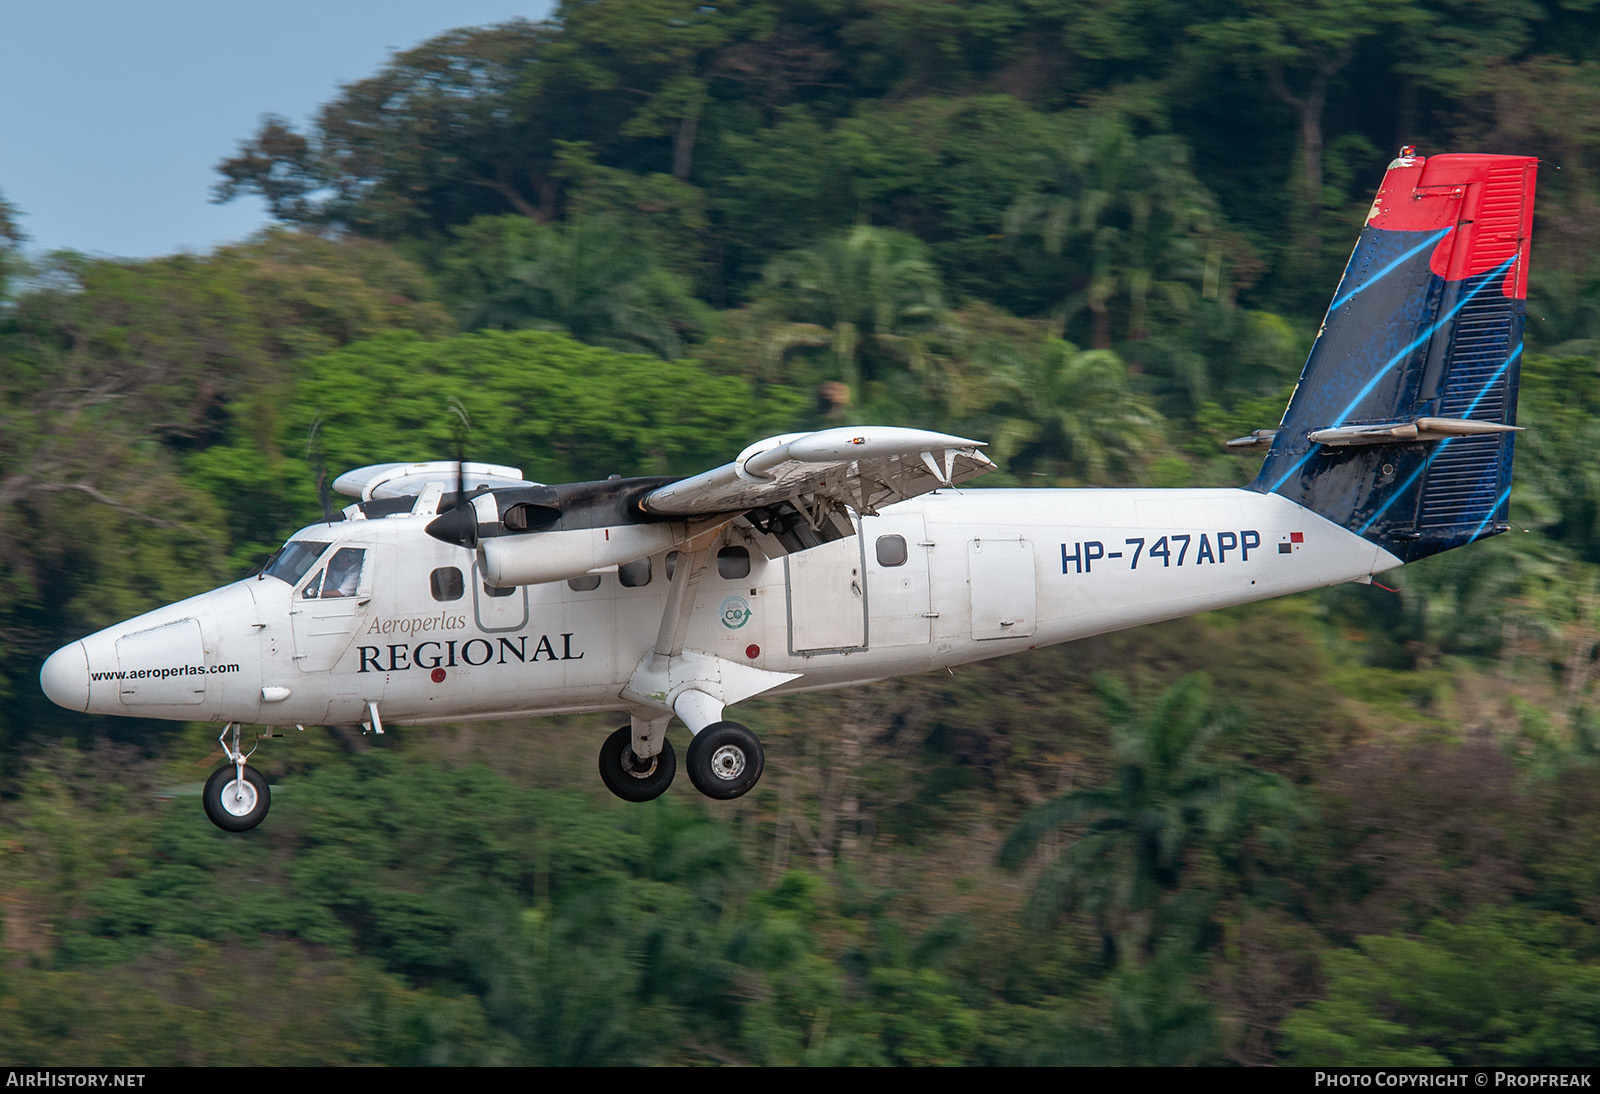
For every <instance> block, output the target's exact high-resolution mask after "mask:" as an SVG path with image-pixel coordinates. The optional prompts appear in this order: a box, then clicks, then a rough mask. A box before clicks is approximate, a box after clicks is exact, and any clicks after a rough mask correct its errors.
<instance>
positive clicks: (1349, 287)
mask: <svg viewBox="0 0 1600 1094" xmlns="http://www.w3.org/2000/svg"><path fill="white" fill-rule="evenodd" d="M1537 162H1538V161H1537V160H1536V159H1535V158H1533V157H1531V156H1488V155H1440V156H1430V157H1426V158H1424V157H1422V156H1417V155H1414V154H1413V153H1412V150H1411V149H1409V148H1407V149H1402V150H1401V154H1400V158H1398V159H1396V160H1395V161H1394V162H1393V163H1391V164H1390V165H1389V170H1388V172H1387V173H1386V174H1385V175H1384V179H1383V185H1382V186H1381V187H1379V189H1378V195H1377V197H1376V199H1375V200H1374V201H1373V203H1372V211H1371V212H1370V213H1369V214H1368V216H1367V222H1366V225H1365V226H1364V227H1363V228H1362V230H1361V238H1360V239H1359V240H1358V241H1357V243H1356V248H1355V251H1354V253H1352V254H1351V256H1350V262H1349V264H1348V265H1347V266H1346V267H1345V272H1344V277H1343V278H1342V279H1341V280H1340V282H1339V288H1338V291H1337V292H1336V293H1335V294H1334V297H1333V302H1332V303H1331V304H1330V305H1329V306H1328V314H1327V317H1326V318H1325V319H1324V320H1323V323H1322V329H1321V331H1319V332H1318V334H1317V339H1316V342H1315V343H1314V344H1313V346H1312V348H1311V355H1310V357H1309V358H1308V359H1307V360H1306V366H1305V370H1304V371H1303V372H1302V373H1301V375H1300V382H1299V385H1298V386H1297V387H1296V389H1295V393H1294V398H1293V399H1291V400H1290V402H1289V407H1288V409H1287V410H1286V411H1285V412H1284V416H1283V421H1282V422H1281V423H1280V425H1279V426H1278V429H1277V430H1276V431H1275V432H1273V433H1262V434H1256V435H1253V436H1252V437H1250V438H1241V439H1240V440H1239V441H1236V442H1232V443H1233V444H1236V445H1252V444H1267V443H1270V446H1271V448H1270V451H1269V452H1268V454H1267V458H1266V462H1265V463H1264V464H1263V466H1262V468H1261V473H1260V475H1259V476H1258V477H1257V478H1256V480H1255V482H1254V483H1252V484H1251V489H1253V490H1257V491H1260V492H1262V493H1275V494H1281V495H1282V496H1284V497H1286V498H1288V499H1289V500H1291V501H1294V502H1297V503H1298V504H1300V505H1303V506H1305V507H1306V508H1307V509H1310V510H1312V511H1313V512H1315V513H1318V514H1320V515H1321V516H1324V517H1326V518H1327V519H1329V520H1331V521H1333V522H1334V523H1336V524H1339V525H1341V526H1343V527H1345V528H1348V529H1350V530H1351V531H1353V532H1355V533H1356V534H1358V535H1360V536H1362V537H1364V538H1366V539H1368V540H1370V541H1372V542H1373V543H1376V544H1378V545H1380V546H1382V547H1383V548H1384V549H1386V550H1388V551H1390V552H1391V553H1393V554H1394V555H1395V556H1397V557H1398V558H1401V559H1403V560H1405V561H1407V562H1410V561H1413V560H1415V559H1419V558H1425V557H1427V556H1428V555H1432V554H1437V553H1438V552H1440V551H1445V550H1449V549H1450V548H1452V547H1459V546H1461V545H1462V544H1465V543H1470V542H1472V541H1473V540H1475V539H1479V538H1481V537H1483V536H1487V535H1494V534H1496V533H1498V532H1503V531H1505V530H1506V527H1507V525H1506V519H1507V513H1508V509H1509V505H1510V495H1511V457H1512V448H1513V445H1514V443H1515V441H1514V437H1515V430H1516V411H1517V383H1518V378H1519V371H1520V370H1519V359H1520V357H1521V355H1522V330H1523V321H1524V310H1525V304H1526V299H1527V286H1528V245H1529V240H1530V237H1531V235H1532V225H1533V198H1534V174H1535V169H1536V166H1537Z"/></svg>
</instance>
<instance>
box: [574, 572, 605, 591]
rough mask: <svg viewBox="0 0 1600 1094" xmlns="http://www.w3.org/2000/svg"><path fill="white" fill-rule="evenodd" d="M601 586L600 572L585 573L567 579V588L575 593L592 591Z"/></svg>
mask: <svg viewBox="0 0 1600 1094" xmlns="http://www.w3.org/2000/svg"><path fill="white" fill-rule="evenodd" d="M599 587H600V575H599V574H584V575H583V576H582V577H574V578H569V579H568V581H567V588H569V589H571V590H572V591H573V592H575V593H590V592H593V591H594V590H596V589H598V588H599Z"/></svg>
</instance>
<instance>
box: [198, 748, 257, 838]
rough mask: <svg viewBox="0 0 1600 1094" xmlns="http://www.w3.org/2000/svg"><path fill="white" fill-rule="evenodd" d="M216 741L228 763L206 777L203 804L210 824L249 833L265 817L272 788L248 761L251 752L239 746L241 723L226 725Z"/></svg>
mask: <svg viewBox="0 0 1600 1094" xmlns="http://www.w3.org/2000/svg"><path fill="white" fill-rule="evenodd" d="M230 738H231V741H230ZM217 742H218V743H219V744H221V745H222V752H223V754H224V755H226V756H227V757H228V762H227V763H225V764H223V765H222V766H221V767H219V768H217V769H216V770H215V771H213V772H212V773H211V778H209V779H207V780H206V788H205V790H204V791H203V792H202V794H201V803H202V804H203V805H204V806H205V809H206V816H207V817H208V818H210V820H211V823H212V824H214V825H216V826H217V827H218V828H220V829H222V830H223V831H224V832H248V831H249V830H250V829H252V828H254V827H255V826H256V825H258V824H260V823H261V822H262V821H263V820H264V819H265V818H266V815H267V810H268V809H270V808H271V807H272V791H270V790H268V789H267V780H266V777H265V776H263V775H262V774H261V772H259V771H257V770H256V769H255V768H253V767H251V766H250V765H249V764H247V763H245V760H247V759H249V758H250V755H249V753H246V752H244V751H243V750H242V749H241V748H240V747H239V723H238V722H229V723H228V724H227V725H225V726H223V727H222V733H221V734H220V735H219V736H218V737H217ZM254 751H255V749H253V748H252V749H251V750H250V752H254Z"/></svg>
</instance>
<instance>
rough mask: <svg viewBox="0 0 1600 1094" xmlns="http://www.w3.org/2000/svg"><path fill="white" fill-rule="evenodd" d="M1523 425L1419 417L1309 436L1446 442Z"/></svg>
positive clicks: (1340, 441) (1338, 440) (1329, 440)
mask: <svg viewBox="0 0 1600 1094" xmlns="http://www.w3.org/2000/svg"><path fill="white" fill-rule="evenodd" d="M1521 429H1522V426H1520V425H1507V424H1506V423H1504V422H1475V421H1472V420H1470V419H1467V418H1418V419H1417V420H1416V421H1414V422H1380V423H1378V424H1376V425H1342V426H1339V427H1337V428H1335V429H1318V430H1313V431H1312V432H1311V433H1310V434H1309V436H1310V438H1311V440H1312V441H1314V442H1316V443H1317V444H1325V445H1332V446H1335V447H1337V446H1340V445H1352V444H1398V443H1404V442H1410V441H1442V440H1445V439H1447V438H1449V437H1472V436H1476V435H1478V434H1480V433H1515V432H1517V431H1519V430H1521Z"/></svg>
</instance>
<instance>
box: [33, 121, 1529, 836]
mask: <svg viewBox="0 0 1600 1094" xmlns="http://www.w3.org/2000/svg"><path fill="white" fill-rule="evenodd" d="M1535 164H1536V161H1535V160H1534V159H1533V158H1531V157H1516V156H1487V155H1442V156H1434V157H1431V158H1427V159H1424V158H1423V157H1421V156H1417V155H1414V154H1413V153H1412V150H1411V149H1409V148H1407V149H1403V150H1402V151H1401V155H1400V158H1399V159H1397V160H1395V161H1394V163H1393V164H1391V165H1390V167H1389V171H1388V174H1387V175H1386V176H1385V178H1384V181H1383V185H1382V187H1381V188H1380V189H1379V191H1378V195H1377V198H1376V200H1375V201H1374V202H1373V205H1372V212H1371V214H1370V215H1369V216H1368V218H1367V222H1366V226H1365V228H1364V229H1363V230H1362V232H1361V238H1360V241H1359V242H1358V243H1357V244H1356V249H1355V253H1354V254H1353V255H1352V256H1351V259H1350V263H1349V266H1348V267H1347V268H1346V270H1345V274H1344V277H1343V280H1342V281H1341V282H1340V284H1339V289H1338V293H1337V294H1336V295H1335V297H1334V299H1333V303H1332V304H1331V305H1330V307H1329V309H1328V314H1327V318H1326V319H1325V320H1324V323H1323V327H1322V330H1321V332H1320V333H1319V334H1318V336H1317V340H1316V343H1315V345H1314V346H1313V348H1312V350H1311V356H1310V358H1309V360H1308V361H1307V362H1306V366H1305V371H1304V372H1303V374H1302V375H1301V378H1300V384H1299V387H1298V388H1297V389H1296V391H1295V394H1294V398H1293V400H1292V401H1291V402H1290V404H1289V407H1288V410H1287V411H1286V412H1285V414H1284V416H1283V421H1282V423H1281V424H1280V425H1279V427H1278V428H1277V429H1276V430H1261V431H1257V432H1256V433H1254V434H1251V435H1250V436H1249V437H1243V438H1240V439H1239V440H1237V441H1232V442H1229V443H1230V444H1233V445H1235V446H1240V447H1260V448H1262V449H1264V450H1265V451H1266V461H1265V463H1264V465H1263V467H1262V469H1261V473H1260V475H1259V476H1258V477H1257V478H1256V480H1255V481H1254V482H1253V483H1251V484H1250V485H1249V486H1247V487H1244V488H1241V489H1227V490H981V489H980V490H958V489H955V487H956V486H957V485H958V484H961V483H964V482H966V481H967V480H969V479H972V478H975V477H976V476H978V475H981V474H983V473H984V472H985V471H988V470H990V469H991V468H992V467H993V466H994V465H993V464H992V463H990V461H989V460H988V459H987V458H986V457H985V456H984V455H983V453H982V451H981V449H982V447H983V446H982V445H981V444H980V443H979V442H977V441H971V440H965V439H962V438H960V437H952V436H948V435H945V434H941V433H931V432H926V431H923V430H917V429H902V428H890V427H879V426H850V427H846V428H842V429H826V430H822V431H820V432H815V433H801V434H790V435H787V436H781V437H772V438H769V439H767V440H764V441H758V442H756V443H755V444H753V445H751V446H750V447H748V448H746V449H745V450H744V451H743V452H741V453H740V454H739V455H738V457H737V458H736V459H735V460H734V461H733V462H732V463H729V464H726V465H724V466H722V467H719V468H716V469H715V470H712V471H707V472H706V473H704V474H702V475H696V476H694V477H692V478H687V479H680V480H676V481H673V480H668V479H659V478H655V479H621V478H613V479H609V480H606V481H603V482H582V483H571V484H567V485H561V486H544V485H539V484H536V483H531V482H526V481H523V479H522V476H521V473H520V472H519V471H517V470H515V469H513V468H508V467H497V466H490V465H485V464H476V463H468V464H465V465H459V466H458V464H457V463H455V462H451V461H444V462H437V463H423V464H383V465H380V466H376V467H365V468H362V469H360V470H358V471H352V472H350V473H349V474H346V475H344V476H342V477H341V478H340V479H338V480H337V482H336V483H335V487H336V489H338V490H339V491H341V492H342V493H345V494H348V495H352V496H355V497H357V498H359V499H360V500H359V501H357V502H356V503H354V504H352V505H350V506H348V507H347V508H346V509H345V510H344V512H343V513H342V514H336V515H335V518H334V520H332V521H330V522H325V523H319V524H313V525H311V526H309V527H307V528H304V529H302V530H301V531H299V532H296V533H295V534H294V536H293V537H292V538H291V539H290V540H289V542H288V543H286V544H284V546H283V548H282V549H281V550H279V551H278V552H277V554H275V555H274V556H273V557H272V559H271V561H270V562H268V563H267V565H266V567H265V568H264V570H263V571H262V572H261V573H260V574H259V575H257V576H254V577H250V578H246V579H245V580H243V581H236V582H234V583H233V584H231V585H226V586H224V587H222V588H220V589H216V590H214V591H212V592H209V593H204V594H202V595H200V596H196V597H192V598H190V599H188V600H185V601H182V602H181V603H178V604H173V605H170V606H168V607H165V608H160V609H158V610H156V611H152V612H148V613H146V614H144V615H141V616H139V617H138V618H136V619H130V620H128V621H127V622H125V623H121V624H119V625H117V626H115V627H109V628H107V629H106V630H103V631H100V632H99V633H97V634H93V635H90V636H89V637H87V638H85V639H83V640H81V641H78V642H74V643H72V644H71V645H69V646H65V647H63V648H62V649H60V650H58V651H56V652H55V653H54V654H53V655H51V657H50V658H49V660H48V661H46V662H45V664H44V668H43V671H42V672H41V673H40V680H41V683H42V684H43V687H44V690H45V693H46V694H47V695H49V697H50V698H51V699H52V700H53V701H54V702H56V703H58V704H59V705H61V706H63V707H66V708H68V709H70V710H75V711H86V712H89V713H94V714H127V715H137V716H140V717H146V718H171V719H179V720H183V721H215V722H219V723H225V725H224V728H223V731H222V735H221V737H220V740H221V742H222V748H223V751H224V752H225V753H226V755H227V759H228V762H227V763H226V764H224V765H223V766H222V767H220V768H219V769H218V770H217V771H216V773H215V774H213V775H212V776H211V778H210V780H209V781H208V782H207V783H206V788H205V809H206V813H207V815H208V816H209V817H210V818H211V820H212V821H213V822H214V823H216V824H217V825H218V826H220V827H222V828H224V829H227V830H229V831H236V832H237V831H244V830H246V829H249V828H253V827H254V826H255V825H257V824H259V823H260V822H261V819H262V818H263V817H265V816H266V813H267V807H268V803H269V791H268V787H267V782H266V780H265V779H264V778H263V777H262V776H261V774H260V773H259V772H258V771H256V770H255V769H254V768H252V767H250V766H248V765H247V764H246V763H245V761H246V759H247V758H248V757H247V754H246V753H245V752H244V750H243V748H242V747H241V744H240V727H241V726H243V725H260V726H300V727H303V726H304V725H306V724H325V723H349V722H358V721H359V722H363V723H365V724H366V725H367V726H368V727H369V728H370V729H372V730H374V731H376V732H379V733H382V732H383V727H384V725H385V724H386V723H387V724H389V725H397V724H398V725H421V724H427V723H433V722H455V721H463V720H467V719H475V718H508V717H516V716H522V715H533V714H556V713H563V712H568V711H617V712H619V713H626V714H627V716H628V718H629V724H628V725H626V726H624V727H623V728H621V729H619V730H617V731H616V732H615V733H613V734H612V735H611V736H610V737H609V738H607V740H606V742H605V743H604V744H603V745H602V746H601V749H600V777H601V778H602V779H603V780H604V782H605V784H606V786H607V787H609V788H610V789H611V791H612V792H613V793H615V794H617V795H618V796H619V797H622V798H626V799H628V800H630V801H648V800H650V799H652V798H654V797H656V796H657V795H659V794H661V793H662V792H663V791H664V790H666V789H667V787H668V785H669V784H671V782H672V779H673V775H674V774H675V773H676V771H677V758H676V756H675V753H674V750H673V746H672V742H671V741H670V740H669V739H668V737H667V727H668V724H669V723H670V722H671V721H672V719H673V717H674V716H676V717H677V718H678V719H679V720H680V721H682V722H683V724H684V725H685V726H687V727H688V730H689V733H690V734H691V735H692V736H691V740H690V742H689V747H688V753H687V758H686V763H687V766H688V769H689V771H688V774H689V779H690V781H691V782H693V783H694V785H695V788H696V789H698V790H699V791H700V792H701V793H703V794H707V795H709V796H710V797H713V798H722V799H728V798H736V797H738V796H739V795H741V794H744V793H745V792H746V791H748V790H749V789H750V788H751V787H753V786H754V785H755V784H756V781H757V780H758V779H760V777H761V771H762V766H763V762H764V761H763V753H762V747H761V743H760V742H759V741H758V740H757V738H756V736H755V735H754V734H753V733H751V732H750V730H749V729H747V728H746V727H744V726H743V725H740V724H739V723H737V722H732V721H726V720H724V717H723V715H724V712H725V709H726V708H727V707H729V706H732V705H733V704H735V703H738V702H740V701H741V700H744V699H748V698H750V697H751V696H754V695H763V694H769V693H771V694H777V693H782V692H797V691H808V690H813V689H818V688H833V687H840V686H843V685H847V684H855V683H862V682H865V681H870V680H881V679H884V678H886V677H890V676H899V675H902V674H906V673H916V672H926V671H928V670H930V669H937V668H942V667H944V666H947V665H958V664H962V663H965V662H968V661H978V660H982V659H984V658H988V657H998V656H1000V655H1001V654H1006V653H1012V652H1014V651H1017V650H1025V649H1033V648H1034V647H1037V646H1044V645H1048V644H1050V643H1054V642H1067V641H1071V640H1072V639H1075V638H1083V637H1086V636H1088V635H1094V634H1101V633H1104V632H1106V631H1114V630H1118V629H1120V628H1123V627H1133V626H1137V625H1139V624H1141V623H1149V622H1153V621H1155V620H1160V619H1171V618H1174V617H1176V616H1182V615H1188V614H1190V613H1192V612H1199V611H1205V610H1206V609H1209V608H1218V607H1222V606H1224V605H1228V604H1241V603H1244V602H1246V601H1252V600H1261V599H1264V598H1266V597H1273V596H1280V595H1283V594H1285V593H1292V592H1298V591H1300V590H1304V589H1315V588H1318V587H1320V586H1325V585H1333V584H1336V583H1338V582H1344V581H1359V582H1366V581H1370V580H1371V577H1372V575H1373V574H1377V573H1380V572H1382V571H1384V570H1388V569H1391V568H1393V567H1396V566H1399V565H1401V564H1402V563H1405V562H1409V561H1412V560H1414V559H1419V558H1423V557H1425V556H1427V555H1431V554H1435V553H1437V552H1439V551H1445V550H1449V549H1450V548H1452V547H1459V546H1461V545H1463V544H1466V543H1470V542H1472V541H1473V540H1476V539H1479V538H1482V537H1484V536H1489V535H1494V534H1496V533H1499V532H1503V531H1505V530H1506V527H1507V526H1506V523H1505V522H1506V516H1507V508H1508V500H1509V496H1510V490H1511V455H1512V444H1513V437H1514V433H1513V431H1514V430H1515V429H1516V426H1515V425H1514V424H1513V423H1514V421H1515V416H1516V396H1517V380H1518V357H1519V356H1520V354H1521V352H1522V328H1523V311H1524V301H1525V298H1526V295H1527V277H1528V243H1529V236H1530V232H1531V226H1532V220H1533V197H1534V170H1535ZM269 735H270V734H269ZM252 751H253V749H252Z"/></svg>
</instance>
